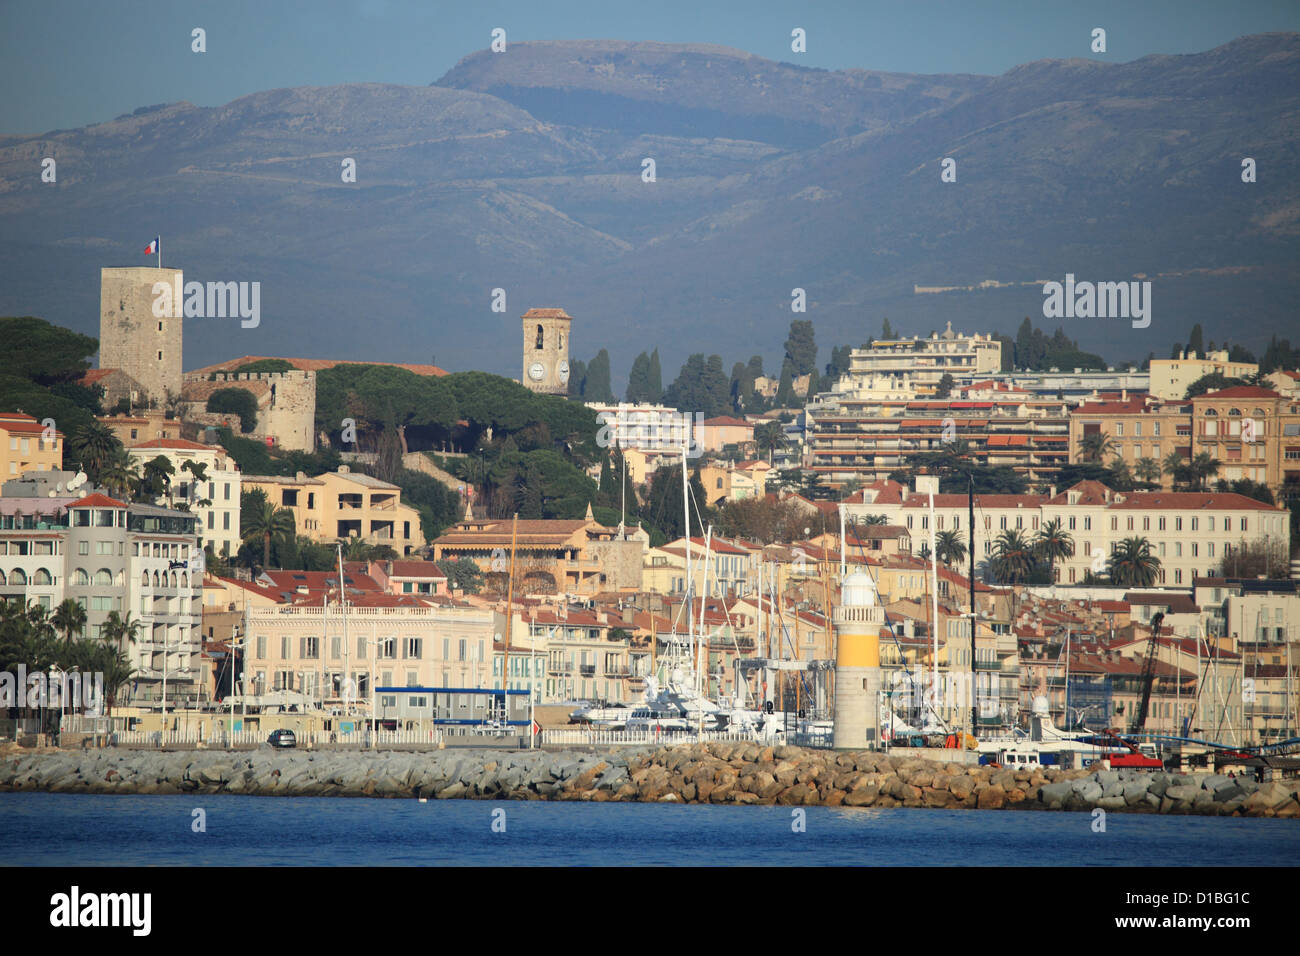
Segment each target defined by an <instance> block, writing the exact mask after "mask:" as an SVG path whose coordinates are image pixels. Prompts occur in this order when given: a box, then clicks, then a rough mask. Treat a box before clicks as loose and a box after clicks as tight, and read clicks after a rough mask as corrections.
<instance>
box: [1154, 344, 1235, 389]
mask: <svg viewBox="0 0 1300 956" xmlns="http://www.w3.org/2000/svg"><path fill="white" fill-rule="evenodd" d="M1258 371H1259V366H1258V365H1255V364H1254V363H1252V362H1230V361H1228V353H1227V351H1226V350H1224V351H1218V352H1209V353H1206V354H1205V355H1198V354H1197V353H1196V352H1192V351H1180V352H1179V353H1178V356H1177V358H1172V359H1152V360H1151V370H1150V376H1151V384H1150V386H1149V388H1150V391H1151V394H1152V395H1154V396H1156V397H1157V398H1162V399H1166V400H1170V401H1180V400H1181V399H1183V398H1184V397H1185V396H1186V395H1187V388H1188V386H1190V385H1191V384H1192V383H1193V382H1195V381H1196V380H1197V379H1201V378H1204V377H1205V376H1206V375H1216V374H1217V375H1222V376H1224V377H1225V378H1245V377H1246V376H1248V375H1254V374H1255V373H1256V372H1258Z"/></svg>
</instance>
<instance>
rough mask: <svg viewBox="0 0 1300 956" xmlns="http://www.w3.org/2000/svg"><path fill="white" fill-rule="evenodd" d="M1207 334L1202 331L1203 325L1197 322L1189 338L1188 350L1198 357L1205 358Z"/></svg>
mask: <svg viewBox="0 0 1300 956" xmlns="http://www.w3.org/2000/svg"><path fill="white" fill-rule="evenodd" d="M1204 335H1205V333H1204V332H1202V331H1201V323H1199V322H1197V323H1196V324H1195V325H1193V326H1192V334H1191V335H1190V336H1188V338H1187V350H1188V351H1189V352H1195V353H1196V354H1197V356H1198V357H1201V358H1203V357H1204V356H1205V341H1204V338H1203V337H1204Z"/></svg>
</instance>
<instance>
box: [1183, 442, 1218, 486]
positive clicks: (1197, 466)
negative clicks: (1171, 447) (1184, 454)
mask: <svg viewBox="0 0 1300 956" xmlns="http://www.w3.org/2000/svg"><path fill="white" fill-rule="evenodd" d="M1189 470H1190V471H1191V479H1192V481H1194V482H1195V483H1196V487H1197V488H1198V489H1200V490H1201V491H1204V490H1205V479H1207V478H1209V477H1211V476H1212V475H1217V474H1218V473H1219V460H1218V459H1217V458H1215V457H1214V456H1213V455H1211V454H1210V453H1209V452H1208V451H1203V452H1201V453H1200V454H1198V455H1197V456H1196V457H1195V458H1193V459H1192V463H1191V465H1190V466H1189Z"/></svg>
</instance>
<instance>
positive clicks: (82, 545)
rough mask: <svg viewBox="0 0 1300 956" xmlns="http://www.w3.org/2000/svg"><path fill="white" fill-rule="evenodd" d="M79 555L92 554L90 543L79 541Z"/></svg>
mask: <svg viewBox="0 0 1300 956" xmlns="http://www.w3.org/2000/svg"><path fill="white" fill-rule="evenodd" d="M136 547H137V548H138V547H140V545H138V544H137V545H136ZM77 554H90V542H89V541H78V542H77Z"/></svg>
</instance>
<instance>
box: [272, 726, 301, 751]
mask: <svg viewBox="0 0 1300 956" xmlns="http://www.w3.org/2000/svg"><path fill="white" fill-rule="evenodd" d="M266 742H267V743H268V744H270V745H271V746H272V747H296V746H298V738H297V737H295V736H294V733H293V731H292V730H273V731H271V736H269V737H267V738H266Z"/></svg>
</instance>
